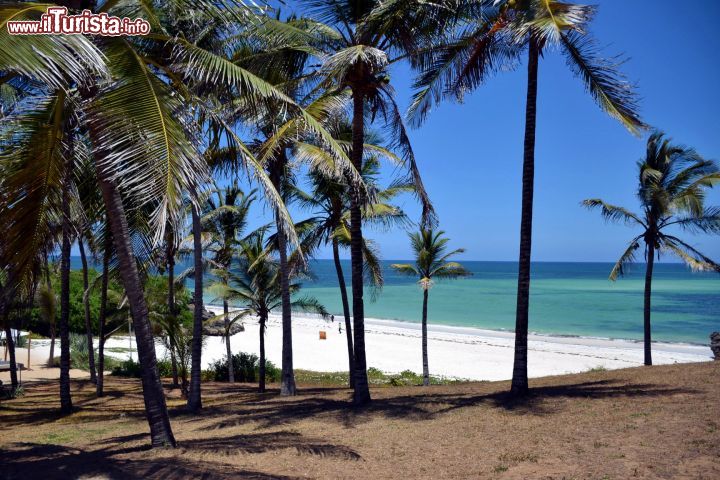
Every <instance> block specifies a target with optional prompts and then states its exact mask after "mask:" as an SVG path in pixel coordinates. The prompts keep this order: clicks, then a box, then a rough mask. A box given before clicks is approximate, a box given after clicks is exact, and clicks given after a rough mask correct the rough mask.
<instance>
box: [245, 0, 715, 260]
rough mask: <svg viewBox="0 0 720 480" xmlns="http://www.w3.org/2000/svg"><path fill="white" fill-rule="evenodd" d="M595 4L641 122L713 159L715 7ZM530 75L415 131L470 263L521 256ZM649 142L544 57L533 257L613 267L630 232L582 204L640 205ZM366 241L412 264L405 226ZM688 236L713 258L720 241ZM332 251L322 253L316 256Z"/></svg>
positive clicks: (442, 208)
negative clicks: (596, 200) (632, 86)
mask: <svg viewBox="0 0 720 480" xmlns="http://www.w3.org/2000/svg"><path fill="white" fill-rule="evenodd" d="M597 3H599V8H598V14H597V16H596V18H595V21H594V22H593V24H592V27H591V32H592V34H593V35H595V37H596V38H597V39H598V40H599V42H600V44H601V45H603V46H606V48H605V49H604V50H603V52H605V53H607V54H608V55H615V54H618V53H624V54H625V55H626V56H627V57H628V62H627V63H626V64H625V65H624V66H623V71H624V72H625V73H626V74H627V76H628V78H629V79H630V80H632V81H634V82H637V84H638V88H639V93H640V95H641V97H642V104H641V108H642V115H643V119H644V120H645V121H646V122H647V123H649V124H650V125H652V126H654V127H657V128H660V129H662V130H663V131H665V132H666V133H667V134H668V135H669V136H671V137H672V138H673V139H674V140H675V141H676V142H678V143H682V144H686V145H690V146H693V147H695V148H696V149H697V150H698V151H699V152H700V153H701V154H702V155H704V156H705V157H706V158H713V159H720V137H719V136H718V134H719V133H720V117H718V113H717V112H718V108H719V107H720V89H718V88H717V85H718V84H719V83H720V61H718V58H719V57H718V52H720V36H718V35H717V30H716V29H715V28H714V27H715V25H716V20H717V18H718V17H719V16H720V2H711V1H699V0H696V1H694V2H687V3H685V2H684V3H682V4H678V3H677V2H671V1H669V0H652V1H651V0H630V1H624V0H623V1H621V0H608V1H600V2H597ZM686 7H690V8H686ZM524 67H525V66H524V65H521V66H520V67H519V68H518V70H517V71H514V72H509V73H505V74H502V75H500V76H498V77H496V78H494V79H492V80H491V81H490V82H488V83H487V85H486V86H484V87H483V88H481V89H479V90H477V91H476V92H474V93H473V94H472V95H469V96H468V97H467V98H466V101H465V103H464V104H462V105H457V104H453V103H445V104H443V105H441V106H440V108H439V109H436V110H435V111H434V112H433V113H432V114H431V116H430V118H429V119H428V121H427V122H426V123H425V124H424V125H423V126H422V127H421V128H419V129H416V130H412V131H411V139H412V142H413V146H414V149H415V153H416V156H417V158H418V162H419V165H420V170H421V172H422V175H423V179H424V181H425V184H426V186H427V188H428V190H429V192H430V195H431V198H432V200H433V202H434V205H435V208H436V210H437V212H438V214H439V217H440V226H441V228H442V229H444V230H445V231H446V232H447V234H448V236H449V237H450V238H451V239H452V244H453V245H455V246H457V247H464V248H466V250H467V253H466V254H465V255H464V258H465V259H468V260H516V259H517V252H518V235H519V222H520V192H521V183H520V182H521V164H522V140H523V128H524V108H525V101H524V99H525V89H526V71H525V69H524ZM411 83H412V74H411V72H409V71H408V69H407V68H406V67H404V66H400V67H397V68H395V69H394V70H393V71H392V84H393V85H394V86H395V89H396V91H397V98H398V101H399V103H400V104H401V105H402V106H403V107H405V106H407V104H408V102H409V99H410V96H411V92H412V91H411ZM644 145H645V137H643V138H636V137H634V136H632V135H631V134H629V133H628V132H627V131H626V130H625V129H624V128H623V127H622V126H621V125H620V124H619V123H617V122H616V121H614V120H612V119H611V118H609V117H607V116H606V115H605V114H604V113H602V112H601V111H600V109H599V108H598V107H597V106H596V105H595V103H594V102H593V100H592V99H591V97H589V95H587V94H586V93H585V91H584V89H583V86H582V83H581V82H580V81H579V80H578V79H576V78H574V77H573V75H572V73H571V72H570V70H569V69H568V68H567V66H566V65H565V60H564V57H563V56H562V54H560V53H559V52H555V51H551V52H548V53H547V54H546V56H545V58H544V59H542V60H541V64H540V74H539V101H538V130H537V154H536V186H535V211H534V231H533V234H534V243H533V260H535V261H614V260H616V259H617V257H618V256H619V255H620V253H621V252H622V251H623V250H624V248H625V245H626V243H627V241H628V240H629V239H630V238H632V233H633V232H632V231H631V229H629V228H627V227H625V226H623V225H608V224H606V223H605V222H604V221H603V220H602V219H601V218H600V216H599V214H597V213H593V212H588V211H586V210H584V209H583V208H581V207H580V205H579V203H580V201H581V200H583V199H585V198H591V197H602V198H603V199H605V200H606V201H608V202H611V203H615V204H619V205H623V206H626V207H629V208H632V209H635V208H636V207H637V200H636V198H635V190H636V178H637V174H636V166H635V162H636V161H637V160H638V159H640V157H641V156H642V154H643V152H644ZM387 173H388V174H389V173H391V170H390V169H388V170H387ZM716 190H718V191H715V192H713V193H711V194H710V195H709V196H708V203H709V204H715V205H718V204H720V188H718V189H716ZM401 204H402V206H403V207H404V209H405V210H406V211H407V212H408V213H409V214H410V216H411V217H412V218H414V219H417V217H418V215H419V208H418V207H417V205H416V204H415V202H414V201H413V200H412V198H409V197H408V198H405V199H403V200H402V201H401ZM258 213H261V212H258ZM265 213H267V212H265ZM297 216H298V217H300V216H301V215H300V214H298V215H297ZM368 234H369V236H371V237H372V238H374V239H375V240H376V241H378V243H379V244H380V246H381V249H382V256H383V258H385V259H400V258H408V257H409V256H410V250H409V247H408V242H407V237H406V234H405V232H403V231H391V232H373V231H370V232H368ZM689 240H690V243H691V244H693V245H694V246H696V247H698V248H700V249H701V250H702V251H704V252H705V253H707V254H709V255H710V256H711V257H714V258H715V259H719V258H720V239H718V237H714V238H713V237H709V236H694V237H690V238H689ZM329 253H330V252H329V251H328V250H326V251H323V252H321V254H320V257H321V258H327V257H329ZM665 260H671V259H670V258H666V259H665Z"/></svg>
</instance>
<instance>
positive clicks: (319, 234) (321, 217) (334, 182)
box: [293, 144, 414, 388]
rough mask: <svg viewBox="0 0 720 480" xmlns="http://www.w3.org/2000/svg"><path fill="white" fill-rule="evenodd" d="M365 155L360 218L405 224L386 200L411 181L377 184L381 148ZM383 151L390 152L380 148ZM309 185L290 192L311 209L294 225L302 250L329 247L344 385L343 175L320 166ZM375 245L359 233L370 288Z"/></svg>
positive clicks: (378, 278) (375, 278)
mask: <svg viewBox="0 0 720 480" xmlns="http://www.w3.org/2000/svg"><path fill="white" fill-rule="evenodd" d="M365 150H366V156H367V158H366V159H365V160H364V163H363V171H362V172H361V175H362V178H363V181H364V182H365V184H366V186H367V188H368V190H369V192H370V196H369V198H368V199H367V200H371V201H368V203H367V204H366V205H365V206H364V207H363V220H364V221H365V222H366V223H367V224H369V225H370V226H375V227H384V228H388V227H391V226H405V225H407V223H408V219H407V217H406V215H405V213H404V212H403V211H402V209H401V208H400V207H398V206H396V205H393V204H392V203H391V202H392V201H393V200H394V199H395V197H397V196H398V195H399V194H401V193H405V192H412V191H413V188H414V187H413V185H412V184H407V183H404V182H403V181H399V182H394V183H393V184H391V185H390V186H389V187H388V188H386V189H380V187H379V185H378V179H377V177H378V174H379V162H378V160H377V156H376V154H375V153H373V152H374V151H382V150H384V149H383V148H382V147H380V146H378V145H376V144H366V145H365ZM385 152H386V153H385V155H392V154H391V153H390V152H387V151H385ZM322 154H323V152H322V151H317V150H309V151H307V152H305V155H322ZM309 177H310V181H311V185H312V190H311V191H310V192H309V193H306V192H303V191H301V190H299V189H296V190H295V191H294V193H293V195H294V196H295V197H297V199H298V202H299V204H300V205H301V206H303V207H304V208H305V209H308V210H310V211H312V212H313V213H314V216H313V217H312V218H309V219H307V220H305V221H304V222H301V225H300V226H299V230H301V231H302V232H303V233H302V234H301V236H302V237H303V241H302V245H303V249H304V250H305V251H306V252H307V253H308V254H312V252H313V251H314V250H315V249H317V248H319V247H320V246H321V245H328V244H330V245H331V246H332V252H333V262H334V264H335V273H336V275H337V278H338V287H339V288H340V298H341V301H342V307H343V316H344V318H345V335H346V341H347V350H348V368H349V370H348V372H349V373H348V377H349V383H350V388H353V385H354V382H353V380H354V376H353V372H354V363H353V362H354V354H353V337H352V323H351V317H350V303H349V299H348V294H347V287H346V282H345V274H344V272H343V268H342V263H341V261H340V248H349V247H350V186H349V185H348V183H347V182H346V181H345V180H344V179H343V178H340V179H336V178H334V177H333V176H328V175H327V174H326V173H324V172H323V171H322V170H320V169H314V170H312V171H311V172H310V175H309ZM376 250H377V248H376V246H375V245H374V244H373V243H372V242H371V241H370V240H368V239H366V238H363V257H364V263H365V273H366V277H367V278H368V280H369V281H370V284H371V285H372V286H373V288H375V289H376V290H377V289H380V288H382V285H383V272H382V265H381V263H380V259H379V258H378V256H377V254H376Z"/></svg>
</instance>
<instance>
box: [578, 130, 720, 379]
mask: <svg viewBox="0 0 720 480" xmlns="http://www.w3.org/2000/svg"><path fill="white" fill-rule="evenodd" d="M638 169H639V171H640V172H639V173H640V176H639V187H638V199H639V200H640V205H641V207H642V213H641V214H636V213H633V212H631V211H630V210H627V209H625V208H623V207H618V206H615V205H611V204H608V203H606V202H604V201H603V200H600V199H598V198H595V199H589V200H585V201H584V202H583V205H585V206H586V207H587V208H590V209H595V208H599V209H600V213H601V214H602V216H603V217H604V218H605V219H606V220H608V221H612V222H624V223H625V224H626V225H630V226H633V227H639V228H640V230H641V233H640V234H639V235H637V236H636V237H634V238H633V239H632V240H631V241H630V244H629V245H628V247H627V249H626V250H625V252H624V253H623V254H622V256H621V257H620V259H619V260H618V261H617V262H616V263H615V266H614V267H613V269H612V271H611V272H610V280H612V281H615V280H617V278H618V277H619V276H622V275H624V274H625V271H626V269H627V265H628V264H629V263H631V262H633V260H634V259H635V254H636V252H637V250H638V249H639V248H640V247H641V243H643V244H644V253H645V261H646V267H645V300H644V306H643V318H644V322H643V329H644V337H643V338H644V342H645V365H652V353H651V341H652V335H651V330H650V311H651V301H650V300H651V295H652V276H653V265H654V262H655V256H656V255H657V257H658V258H660V254H661V253H668V254H671V255H675V256H677V257H678V258H680V259H681V260H682V261H683V262H685V263H686V264H687V265H688V266H689V267H690V268H691V269H693V270H697V271H716V272H720V264H718V263H716V262H714V261H713V260H711V259H710V258H708V257H707V256H705V255H703V254H702V253H700V252H699V251H698V250H696V249H695V248H694V247H692V246H691V245H689V244H687V243H686V242H685V241H683V240H681V239H680V238H678V237H677V236H675V235H674V234H673V233H671V231H670V230H671V229H680V230H682V231H686V232H690V233H697V232H700V233H710V234H720V207H717V206H713V207H706V206H705V193H706V190H707V189H708V188H712V187H713V186H714V185H716V184H717V183H720V169H718V166H717V165H716V164H715V163H714V162H712V161H710V160H705V159H703V158H702V157H701V156H700V155H698V153H697V152H696V151H695V150H693V149H692V148H688V147H684V146H678V145H673V144H672V143H670V139H668V138H665V137H664V136H663V134H662V133H660V132H655V133H653V134H652V135H651V136H650V138H649V139H648V142H647V153H646V156H645V158H644V159H643V160H642V161H640V162H638Z"/></svg>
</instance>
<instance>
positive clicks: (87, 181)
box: [74, 144, 102, 384]
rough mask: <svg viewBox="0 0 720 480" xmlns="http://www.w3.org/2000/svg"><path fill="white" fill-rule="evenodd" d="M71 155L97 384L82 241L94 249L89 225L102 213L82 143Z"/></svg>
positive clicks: (91, 362) (92, 378) (90, 350)
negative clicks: (74, 166)
mask: <svg viewBox="0 0 720 480" xmlns="http://www.w3.org/2000/svg"><path fill="white" fill-rule="evenodd" d="M76 147H77V148H76V152H74V156H75V157H77V158H76V160H77V163H78V165H77V171H78V173H77V174H76V175H75V177H76V178H75V182H74V183H75V186H76V196H77V203H78V208H77V210H78V215H77V217H78V218H76V219H75V222H74V223H75V228H76V230H77V244H78V248H79V250H80V261H81V263H82V278H83V311H84V315H85V335H86V337H87V348H88V366H89V369H90V381H91V382H93V383H95V384H97V373H96V368H95V348H94V346H93V332H92V321H91V318H90V279H89V273H88V261H87V254H86V252H85V244H86V243H87V245H88V247H89V248H90V251H91V252H92V251H95V250H96V248H95V247H94V245H93V242H92V241H93V237H92V229H93V227H94V226H95V224H97V223H98V218H99V216H100V214H101V213H102V198H101V196H100V190H99V189H98V188H97V181H96V180H95V171H94V168H93V165H92V161H91V157H90V154H89V152H87V151H85V149H84V148H83V147H84V145H82V144H79V145H76Z"/></svg>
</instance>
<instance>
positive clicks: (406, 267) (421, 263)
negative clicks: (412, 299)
mask: <svg viewBox="0 0 720 480" xmlns="http://www.w3.org/2000/svg"><path fill="white" fill-rule="evenodd" d="M443 235H445V232H443V231H442V230H440V231H434V230H433V229H425V228H420V231H419V232H415V233H411V234H410V244H411V245H412V249H413V252H414V254H415V264H414V265H411V264H408V263H404V264H401V263H394V264H392V265H391V267H392V268H394V269H395V270H397V271H398V273H402V274H405V275H411V276H414V277H420V280H419V281H418V283H419V284H420V288H422V291H423V307H422V362H423V385H424V386H426V387H427V386H429V385H430V369H429V367H428V352H427V306H428V293H429V291H430V287H431V286H432V282H433V279H435V278H437V279H444V278H458V277H465V276H468V275H472V274H471V273H470V272H469V271H467V270H466V269H465V267H463V266H462V265H460V264H459V263H457V262H450V261H448V260H449V259H450V257H452V256H454V255H457V254H459V253H463V252H465V249H463V248H458V249H456V250H452V251H450V252H448V251H447V244H448V242H449V241H450V239H449V238H447V237H444V236H443Z"/></svg>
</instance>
